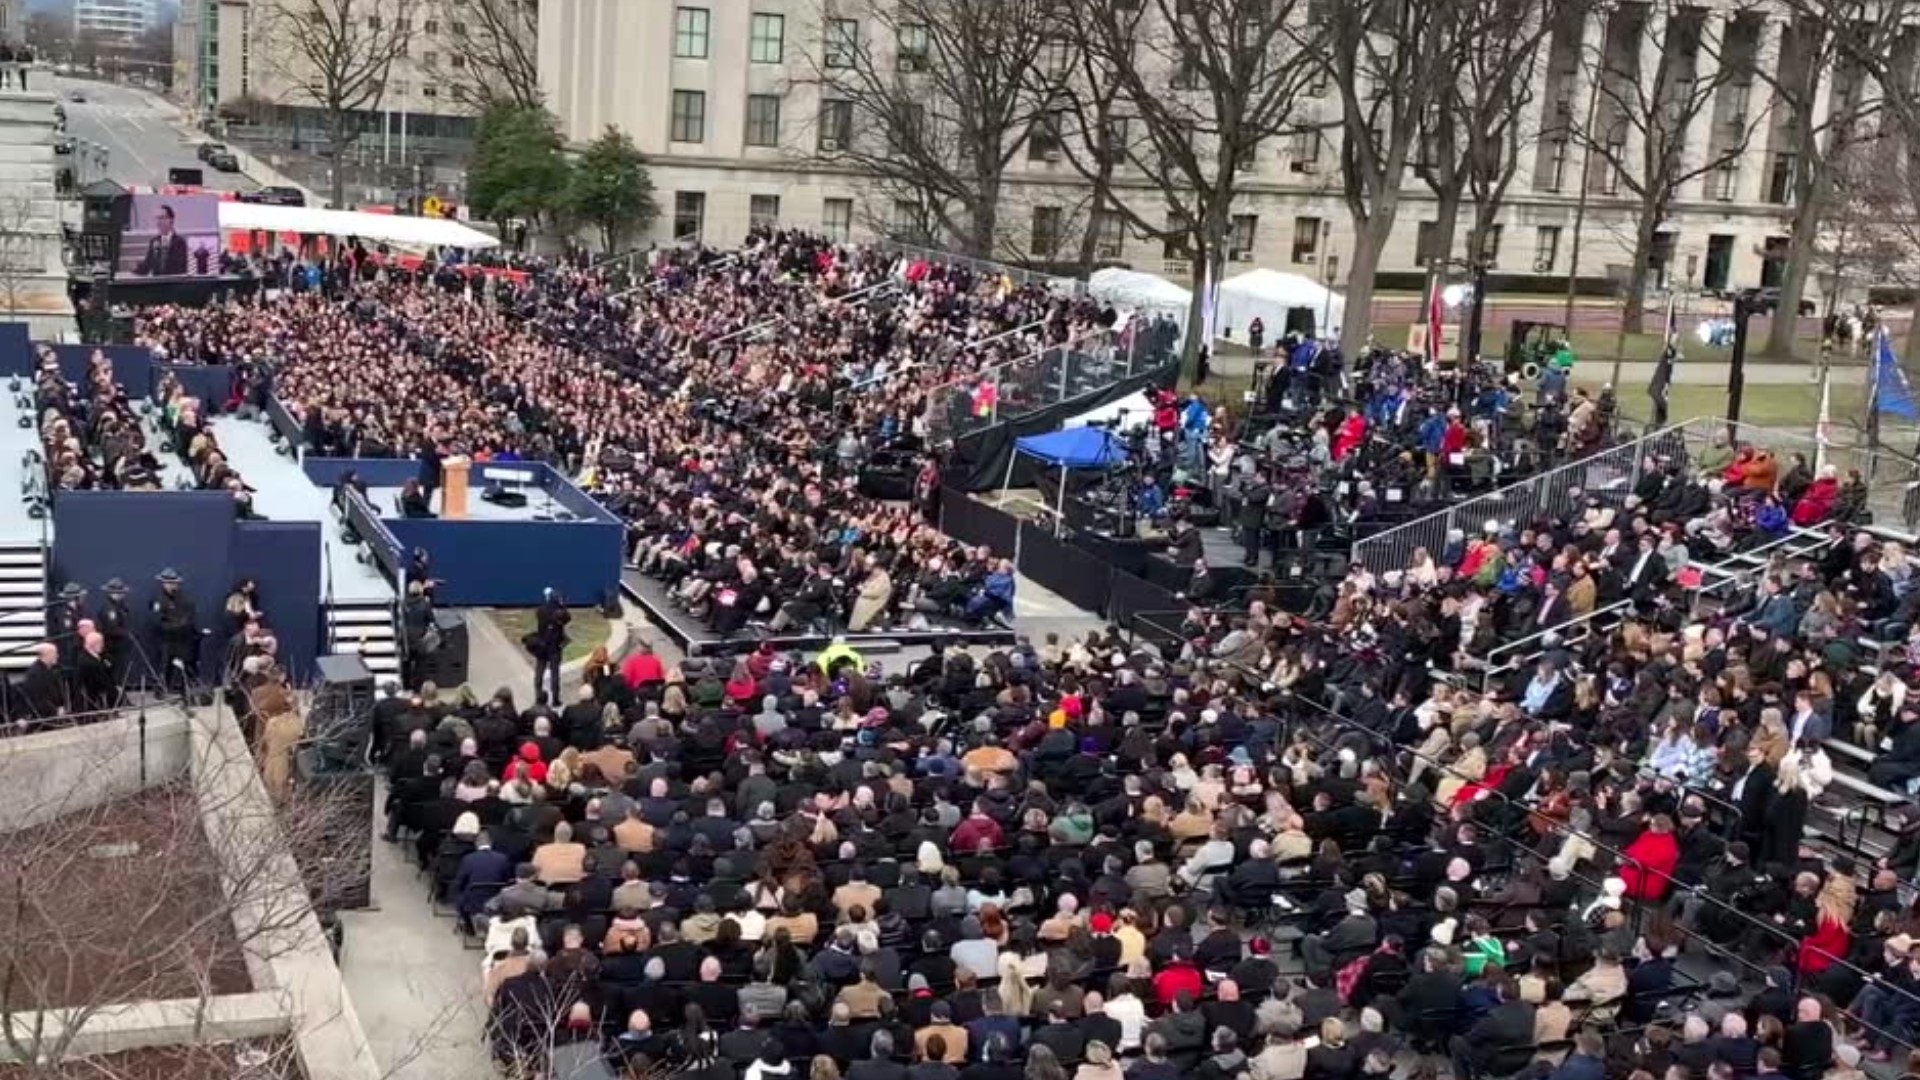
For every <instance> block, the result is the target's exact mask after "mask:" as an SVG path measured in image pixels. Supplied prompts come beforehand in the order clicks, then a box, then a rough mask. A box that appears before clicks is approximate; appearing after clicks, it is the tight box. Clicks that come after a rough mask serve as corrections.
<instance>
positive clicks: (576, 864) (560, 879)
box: [533, 821, 587, 885]
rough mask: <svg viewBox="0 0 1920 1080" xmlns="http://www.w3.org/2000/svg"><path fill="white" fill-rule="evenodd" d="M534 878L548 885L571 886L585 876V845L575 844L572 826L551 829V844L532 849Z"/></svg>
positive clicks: (562, 824) (564, 824) (566, 825)
mask: <svg viewBox="0 0 1920 1080" xmlns="http://www.w3.org/2000/svg"><path fill="white" fill-rule="evenodd" d="M533 869H534V877H536V878H538V879H539V880H541V881H543V882H545V883H546V884H548V885H571V884H573V883H574V882H576V881H579V880H580V879H582V878H584V877H586V876H587V845H585V844H579V843H575V842H574V839H573V826H572V825H570V824H568V823H567V822H564V821H563V822H561V823H560V824H558V825H555V826H554V827H553V842H552V843H547V844H541V845H540V846H539V847H537V848H534V849H533Z"/></svg>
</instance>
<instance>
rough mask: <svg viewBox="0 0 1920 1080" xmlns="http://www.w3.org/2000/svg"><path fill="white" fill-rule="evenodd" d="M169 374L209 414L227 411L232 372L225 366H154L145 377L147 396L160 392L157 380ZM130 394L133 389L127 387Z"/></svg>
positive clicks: (230, 394)
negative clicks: (196, 399)
mask: <svg viewBox="0 0 1920 1080" xmlns="http://www.w3.org/2000/svg"><path fill="white" fill-rule="evenodd" d="M168 372H172V373H173V375H174V377H175V378H177V379H179V380H180V385H181V386H182V387H184V388H186V391H187V393H189V394H192V395H193V396H194V397H196V398H199V399H200V402H201V404H202V405H204V406H206V408H207V410H208V411H209V412H213V413H221V412H225V411H226V409H227V400H228V399H229V398H231V397H232V396H233V377H234V369H233V368H232V367H230V366H228V365H226V364H155V365H153V368H152V370H151V372H150V373H149V375H148V380H147V395H148V396H149V397H151V396H152V395H153V393H154V392H155V391H156V390H158V389H159V388H160V380H161V378H162V377H164V376H165V375H166V374H167V373H168ZM128 390H129V392H131V391H132V385H131V384H128Z"/></svg>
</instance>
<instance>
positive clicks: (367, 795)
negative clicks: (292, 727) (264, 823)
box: [291, 657, 373, 917]
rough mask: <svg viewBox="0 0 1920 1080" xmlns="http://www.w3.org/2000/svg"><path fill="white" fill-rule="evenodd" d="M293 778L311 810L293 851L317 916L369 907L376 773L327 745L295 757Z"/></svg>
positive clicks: (294, 836)
mask: <svg viewBox="0 0 1920 1080" xmlns="http://www.w3.org/2000/svg"><path fill="white" fill-rule="evenodd" d="M332 659H339V658H338V657H333V658H332ZM293 775H294V783H295V784H296V785H297V787H298V788H299V791H300V794H301V796H302V797H303V798H304V799H305V800H307V802H308V805H307V806H306V807H305V808H304V812H303V814H302V819H303V821H304V822H305V825H304V827H303V828H301V829H296V830H294V831H293V833H292V835H291V846H292V848H293V858H294V862H295V863H297V864H298V865H299V867H300V876H301V877H302V878H303V879H304V880H305V881H306V885H307V894H308V896H310V897H311V898H312V900H313V906H314V909H315V911H316V912H317V913H318V914H320V915H321V916H322V917H324V916H326V915H327V914H329V913H331V912H334V911H339V910H341V909H343V908H365V907H369V906H371V905H372V903H373V771H372V770H371V769H368V768H367V767H366V766H365V765H364V764H362V763H361V762H360V761H358V760H348V759H342V758H340V757H338V756H336V755H334V754H331V753H329V752H328V750H327V748H326V747H325V746H308V747H306V748H304V749H302V750H300V751H298V752H296V753H295V754H294V755H293Z"/></svg>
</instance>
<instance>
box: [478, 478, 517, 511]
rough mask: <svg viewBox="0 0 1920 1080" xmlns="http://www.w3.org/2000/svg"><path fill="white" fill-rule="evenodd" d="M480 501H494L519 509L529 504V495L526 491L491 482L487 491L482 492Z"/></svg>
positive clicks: (497, 504) (496, 504)
mask: <svg viewBox="0 0 1920 1080" xmlns="http://www.w3.org/2000/svg"><path fill="white" fill-rule="evenodd" d="M480 501H481V502H488V503H492V504H493V505H495V506H508V507H513V508H514V509H519V508H520V507H523V506H525V505H527V496H526V494H525V493H523V492H519V491H515V490H513V489H512V488H504V487H501V486H500V485H498V484H491V485H489V486H488V487H487V489H486V490H485V491H482V492H481V493H480Z"/></svg>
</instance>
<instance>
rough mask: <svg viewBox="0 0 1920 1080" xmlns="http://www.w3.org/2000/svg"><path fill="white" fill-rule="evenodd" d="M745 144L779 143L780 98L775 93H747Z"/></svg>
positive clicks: (775, 144) (773, 144)
mask: <svg viewBox="0 0 1920 1080" xmlns="http://www.w3.org/2000/svg"><path fill="white" fill-rule="evenodd" d="M747 145H748V146H779V145H780V99H779V98H778V97H776V96H775V95H773V94H748V95H747Z"/></svg>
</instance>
